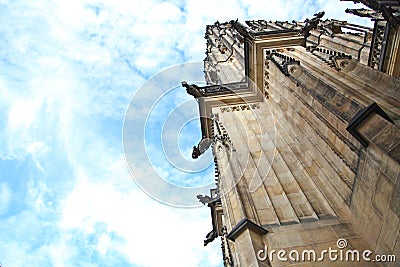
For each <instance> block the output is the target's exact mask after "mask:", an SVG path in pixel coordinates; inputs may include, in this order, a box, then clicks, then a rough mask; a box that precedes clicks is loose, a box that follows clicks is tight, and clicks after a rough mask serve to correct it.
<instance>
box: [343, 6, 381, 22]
mask: <svg viewBox="0 0 400 267" xmlns="http://www.w3.org/2000/svg"><path fill="white" fill-rule="evenodd" d="M345 11H346V13H350V14H353V15H356V16H359V17H364V18H371V19H372V20H379V19H383V16H382V14H381V13H380V12H377V11H375V10H372V9H367V8H355V9H351V8H347V9H346V10H345Z"/></svg>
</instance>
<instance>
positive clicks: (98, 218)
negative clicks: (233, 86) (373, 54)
mask: <svg viewBox="0 0 400 267" xmlns="http://www.w3.org/2000/svg"><path fill="white" fill-rule="evenodd" d="M213 6H214V7H215V8H212V7H213ZM353 6H354V5H353V4H352V3H351V2H339V1H333V0H324V1H322V0H317V1H300V0H290V1H289V0H288V1H272V0H271V1H259V0H248V1H238V0H221V1H211V0H202V1H197V0H188V1H183V0H182V1H179V0H176V1H155V0H149V1H135V0H134V1H106V0H103V1H101V0H71V1H61V0H59V1H57V0H53V1H51V0H36V1H29V0H26V1H25V0H14V1H11V0H10V1H8V0H0V17H1V23H0V47H1V49H0V122H1V124H0V135H1V139H0V263H1V264H2V265H3V266H4V267H11V266H12V267H16V266H17V267H18V266H41V267H46V266H178V267H179V266H184V267H187V266H210V267H212V266H222V263H221V256H220V252H219V250H220V244H219V241H215V242H213V243H211V244H209V245H208V246H207V247H205V248H204V247H203V239H204V237H205V235H206V233H208V232H209V231H210V230H211V220H210V217H209V210H208V209H207V208H192V209H181V208H176V207H173V206H169V205H165V204H162V203H160V202H158V201H156V200H154V199H153V198H151V197H149V196H148V195H147V194H145V193H144V192H143V191H141V190H140V189H139V187H138V186H137V184H136V183H135V182H134V179H132V177H131V174H130V172H129V171H128V168H127V165H126V162H125V158H124V153H123V151H124V150H123V143H122V129H123V123H124V117H125V112H126V111H127V110H128V106H129V104H130V103H131V101H132V99H133V97H134V95H135V93H136V92H137V91H138V90H139V89H140V88H142V86H143V85H144V84H145V82H146V81H147V80H149V79H151V78H152V77H154V75H156V74H157V73H160V72H162V71H165V70H166V69H167V68H168V67H170V66H175V65H177V64H183V63H187V62H197V61H201V60H202V59H203V58H204V51H205V42H204V38H203V36H204V29H205V25H206V24H211V23H213V22H214V21H216V20H219V21H225V20H231V19H236V18H239V19H240V20H241V21H244V20H246V19H267V20H292V19H296V20H304V19H305V18H306V17H310V16H312V14H314V13H315V12H317V11H320V10H324V11H326V17H331V18H338V19H345V20H351V21H353V22H361V23H363V24H365V23H368V21H366V20H361V19H357V18H355V17H353V16H350V15H347V14H345V13H344V10H345V9H346V7H353ZM200 71H201V70H200ZM185 79H187V77H182V79H181V80H185ZM178 85H179V84H177V86H178ZM166 89H170V88H166ZM180 90H181V91H180ZM182 90H183V89H181V88H180V87H179V86H178V87H176V89H175V90H172V91H171V92H170V93H169V94H167V95H166V96H165V99H162V100H160V102H159V105H158V106H156V107H155V108H154V113H152V114H153V115H152V116H153V117H151V118H149V124H148V125H147V126H146V127H148V128H146V129H147V135H146V140H145V142H146V148H147V151H148V153H149V154H150V157H151V160H152V163H153V164H154V166H153V167H154V168H156V169H157V172H158V173H159V174H160V175H161V176H165V177H164V178H165V179H166V180H167V181H170V182H173V183H176V184H177V185H181V186H186V187H190V186H192V187H196V186H201V185H204V184H208V183H210V182H212V181H213V177H212V175H213V171H212V167H211V168H208V169H206V171H205V172H194V173H188V172H184V171H180V170H179V168H178V167H179V166H178V167H177V166H175V165H174V164H170V163H167V161H166V160H165V156H164V154H163V153H160V152H161V151H162V147H160V146H162V137H160V135H161V132H162V131H161V130H160V129H161V128H160V125H163V123H164V122H163V119H166V118H167V117H168V116H166V115H168V114H170V112H172V111H173V109H174V106H177V105H181V104H182V103H186V104H185V105H187V106H185V107H184V108H183V110H185V108H190V107H192V108H196V103H195V102H194V100H192V99H191V97H189V96H187V95H186V94H185V93H184V91H182ZM189 113H190V112H189ZM137 114H138V116H140V115H146V114H141V113H140V110H138V113H137ZM157 114H158V115H157ZM160 114H161V115H160ZM193 116H195V115H193ZM193 116H192V117H193ZM189 120H190V118H189ZM181 126H183V125H181ZM198 127H199V126H198V123H197V122H196V121H195V120H193V121H192V122H190V123H188V124H187V125H186V126H185V127H183V128H182V127H180V128H179V132H178V134H177V135H176V136H178V137H179V138H178V145H177V146H176V147H178V148H179V149H180V151H181V152H182V155H181V156H182V157H186V160H187V161H185V164H188V165H187V166H193V162H192V161H191V159H190V150H191V146H193V145H195V144H197V142H198V141H199V138H200V134H199V128H198ZM166 133H170V132H166ZM172 133H174V132H173V131H172ZM179 149H178V150H179ZM178 150H177V151H178ZM175 156H176V155H175ZM210 159H211V155H210V154H208V155H205V156H204V164H205V165H204V166H207V162H208V161H207V160H210ZM191 164H192V165H191ZM185 166H186V165H185ZM187 166H186V167H187ZM186 167H185V168H186ZM190 168H191V167H190ZM137 171H138V172H139V173H141V175H142V176H143V177H145V176H146V173H147V171H148V170H146V169H140V167H139V169H138V170H137ZM193 197H195V196H193Z"/></svg>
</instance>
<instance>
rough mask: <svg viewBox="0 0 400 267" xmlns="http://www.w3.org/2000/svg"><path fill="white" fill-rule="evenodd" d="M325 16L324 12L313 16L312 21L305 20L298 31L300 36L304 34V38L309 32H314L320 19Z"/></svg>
mask: <svg viewBox="0 0 400 267" xmlns="http://www.w3.org/2000/svg"><path fill="white" fill-rule="evenodd" d="M324 15H325V12H324V11H321V12H318V13H315V14H314V17H313V18H312V19H306V20H305V21H304V22H305V24H304V26H303V28H302V29H301V30H300V34H304V36H305V37H308V36H310V35H311V34H310V31H311V30H315V29H316V28H317V27H318V24H319V22H320V21H321V18H322V17H323V16H324Z"/></svg>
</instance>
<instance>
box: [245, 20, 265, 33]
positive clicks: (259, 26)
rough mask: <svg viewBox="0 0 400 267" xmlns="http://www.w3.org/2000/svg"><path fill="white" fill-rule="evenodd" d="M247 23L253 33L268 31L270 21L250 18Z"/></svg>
mask: <svg viewBox="0 0 400 267" xmlns="http://www.w3.org/2000/svg"><path fill="white" fill-rule="evenodd" d="M246 24H247V25H248V26H249V28H250V31H251V32H253V33H259V32H264V31H267V28H268V23H267V22H266V21H265V20H248V21H246Z"/></svg>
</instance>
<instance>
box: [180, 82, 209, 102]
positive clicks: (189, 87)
mask: <svg viewBox="0 0 400 267" xmlns="http://www.w3.org/2000/svg"><path fill="white" fill-rule="evenodd" d="M182 86H183V87H185V88H186V92H187V93H188V94H189V95H191V96H193V97H194V98H198V97H202V96H204V92H203V91H202V90H201V89H200V88H199V87H198V86H197V85H195V84H188V83H187V82H186V81H183V82H182Z"/></svg>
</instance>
